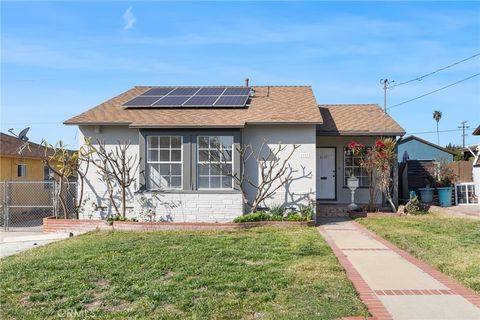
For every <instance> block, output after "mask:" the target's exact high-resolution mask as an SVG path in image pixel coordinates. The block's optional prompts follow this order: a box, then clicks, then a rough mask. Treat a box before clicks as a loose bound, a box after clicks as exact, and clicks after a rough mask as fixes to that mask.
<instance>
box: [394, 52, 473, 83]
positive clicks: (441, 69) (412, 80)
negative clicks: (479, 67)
mask: <svg viewBox="0 0 480 320" xmlns="http://www.w3.org/2000/svg"><path fill="white" fill-rule="evenodd" d="M478 56H480V53H477V54H474V55H473V56H471V57H468V58H465V59H463V60H460V61H457V62H455V63H452V64H450V65H448V66H446V67H443V68H440V69H437V70H435V71H432V72H430V73H427V74H424V75H423V76H420V77H418V78H415V79H411V80H408V81H404V82H400V83H397V84H394V85H391V86H389V87H388V89H392V88H395V87H398V86H402V85H404V84H407V83H410V82H414V81H422V79H423V78H426V77H428V76H431V75H432V74H435V73H437V72H440V71H443V70H445V69H448V68H451V67H453V66H456V65H458V64H460V63H462V62H465V61H468V60H470V59H473V58H476V57H478Z"/></svg>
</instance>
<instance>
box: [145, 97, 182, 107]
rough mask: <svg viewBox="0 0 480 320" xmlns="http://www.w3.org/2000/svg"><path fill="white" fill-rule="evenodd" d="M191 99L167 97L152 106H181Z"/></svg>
mask: <svg viewBox="0 0 480 320" xmlns="http://www.w3.org/2000/svg"><path fill="white" fill-rule="evenodd" d="M189 98H190V97H189V96H165V97H163V98H162V99H160V100H158V101H157V102H155V103H154V104H153V105H152V106H181V105H182V104H183V103H184V102H185V101H187V100H188V99H189Z"/></svg>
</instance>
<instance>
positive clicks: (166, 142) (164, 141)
mask: <svg viewBox="0 0 480 320" xmlns="http://www.w3.org/2000/svg"><path fill="white" fill-rule="evenodd" d="M160 148H170V137H160Z"/></svg>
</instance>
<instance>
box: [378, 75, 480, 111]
mask: <svg viewBox="0 0 480 320" xmlns="http://www.w3.org/2000/svg"><path fill="white" fill-rule="evenodd" d="M478 76H480V72H479V73H476V74H474V75H472V76H470V77H467V78H465V79H462V80H459V81H457V82H454V83H451V84H449V85H446V86H445V87H441V88H439V89H437V90H433V91H430V92H428V93H425V94H422V95H421V96H418V97H415V98H412V99H410V100H407V101H403V102H400V103H397V104H394V105H393V106H390V107H388V108H387V109H392V108H395V107H398V106H401V105H402V104H405V103H409V102H412V101H415V100H417V99H420V98H423V97H426V96H429V95H431V94H433V93H435V92H438V91H441V90H444V89H447V88H450V87H452V86H454V85H456V84H459V83H461V82H464V81H467V80H470V79H472V78H475V77H478Z"/></svg>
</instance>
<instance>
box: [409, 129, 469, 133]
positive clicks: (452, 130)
mask: <svg viewBox="0 0 480 320" xmlns="http://www.w3.org/2000/svg"><path fill="white" fill-rule="evenodd" d="M454 131H462V129H451V130H439V131H438V132H454ZM407 133H408V134H427V133H437V131H423V132H407Z"/></svg>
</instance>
